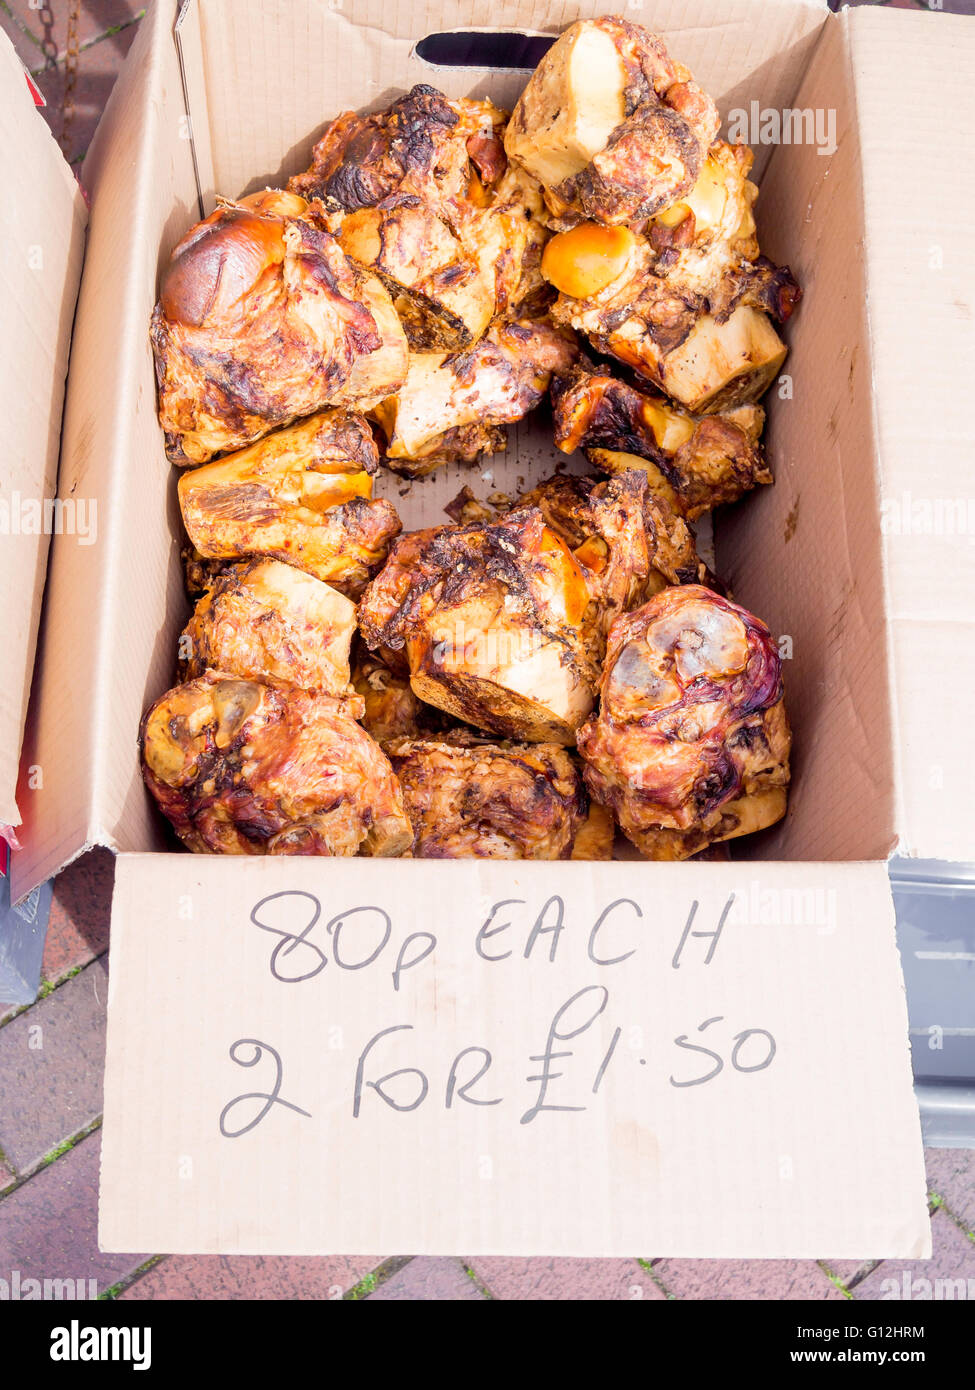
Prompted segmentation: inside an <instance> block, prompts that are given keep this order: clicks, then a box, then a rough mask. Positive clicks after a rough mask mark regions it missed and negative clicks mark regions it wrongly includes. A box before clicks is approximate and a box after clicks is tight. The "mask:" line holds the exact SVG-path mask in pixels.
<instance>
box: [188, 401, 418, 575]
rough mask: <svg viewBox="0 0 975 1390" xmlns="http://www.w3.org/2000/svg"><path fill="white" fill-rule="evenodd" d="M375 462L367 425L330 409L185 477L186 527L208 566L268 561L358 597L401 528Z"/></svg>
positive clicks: (375, 458)
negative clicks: (379, 491) (380, 487)
mask: <svg viewBox="0 0 975 1390" xmlns="http://www.w3.org/2000/svg"><path fill="white" fill-rule="evenodd" d="M378 466H379V451H378V449H377V448H376V442H375V440H374V438H373V434H372V430H371V428H370V426H369V424H368V422H367V421H366V420H364V419H363V418H362V416H361V415H354V414H352V413H351V412H350V411H347V410H331V411H325V412H324V413H323V414H321V415H314V416H311V417H310V418H309V419H307V420H302V421H301V422H299V423H298V424H296V425H292V426H290V427H289V428H288V429H283V430H279V431H278V432H277V433H276V434H272V435H268V437H267V438H266V439H262V440H259V441H258V443H256V444H252V445H251V446H250V447H249V448H247V449H242V450H241V451H240V452H239V453H236V454H230V455H228V456H227V457H226V458H222V459H219V460H217V461H216V462H214V463H208V464H206V465H205V466H204V467H202V468H194V469H192V470H191V471H189V472H185V473H183V474H182V475H181V476H180V480H179V502H180V507H181V508H182V512H183V522H184V524H185V526H186V530H187V532H188V534H189V537H190V540H191V542H192V544H193V546H194V547H195V550H196V551H197V553H198V554H199V555H200V556H202V557H203V558H204V559H206V560H216V561H221V562H226V561H228V560H240V559H244V558H246V557H249V556H252V555H266V556H270V557H272V558H274V559H277V560H284V561H286V562H287V563H288V564H291V565H294V566H295V567H296V568H297V569H301V570H304V571H305V572H306V573H307V574H313V575H314V576H315V577H316V578H317V579H321V580H323V581H324V582H325V583H327V584H331V585H332V586H333V587H334V588H337V589H339V590H340V591H341V592H342V593H346V594H349V595H351V596H352V597H353V598H357V597H358V595H359V594H360V593H361V592H362V589H363V587H364V586H365V584H366V582H367V581H368V579H369V576H370V575H371V574H372V573H374V572H375V570H376V569H378V568H379V566H380V565H381V564H382V562H383V561H384V559H385V558H386V553H387V551H388V549H389V544H390V542H391V541H392V539H393V537H394V536H396V535H397V534H398V533H399V531H400V529H401V524H400V520H399V517H398V516H397V514H396V511H395V508H394V507H393V506H392V504H391V503H390V502H387V501H386V500H385V499H383V498H377V499H375V500H372V485H373V479H372V475H373V474H374V473H375V472H376V470H377V468H378Z"/></svg>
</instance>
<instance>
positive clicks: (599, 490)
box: [519, 469, 712, 661]
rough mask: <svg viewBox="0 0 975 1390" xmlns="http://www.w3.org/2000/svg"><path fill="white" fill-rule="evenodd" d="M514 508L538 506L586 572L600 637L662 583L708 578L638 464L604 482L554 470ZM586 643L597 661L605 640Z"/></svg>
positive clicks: (683, 528)
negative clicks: (554, 474)
mask: <svg viewBox="0 0 975 1390" xmlns="http://www.w3.org/2000/svg"><path fill="white" fill-rule="evenodd" d="M519 506H522V507H525V506H534V507H537V508H538V509H539V511H540V512H541V513H542V515H543V517H544V518H545V521H546V524H547V525H548V526H550V527H551V529H552V530H553V531H555V532H556V533H557V534H558V535H559V536H561V537H562V539H563V540H564V541H565V543H566V545H567V546H568V547H569V549H570V550H571V552H572V556H573V559H574V560H575V561H576V563H577V564H578V565H579V566H580V568H581V569H582V571H583V573H584V574H585V576H586V580H587V583H588V586H589V592H590V595H591V598H592V603H593V605H594V612H595V615H596V616H595V629H596V632H597V633H598V634H599V635H600V637H601V638H603V639H605V636H606V633H607V632H608V631H609V628H610V624H611V623H612V621H613V619H614V618H615V617H616V616H617V614H619V613H626V612H629V610H630V609H631V608H635V607H637V606H638V605H639V604H641V603H645V602H646V601H647V599H648V598H650V597H651V596H652V595H653V594H656V593H658V592H659V591H660V590H661V589H663V588H665V587H666V586H667V585H668V584H693V583H698V582H709V581H711V579H712V576H711V575H710V573H709V572H708V570H707V568H706V567H705V566H704V564H703V563H702V562H701V560H700V559H699V558H698V555H697V551H696V549H695V547H694V537H693V536H692V535H691V533H690V531H689V530H688V527H687V525H686V523H685V522H684V521H683V520H682V519H681V518H680V517H679V516H678V515H677V514H676V513H675V512H674V511H673V509H672V508H671V507H670V506H669V504H668V503H667V501H666V500H665V499H664V498H662V497H660V496H659V495H657V494H656V493H655V492H654V489H653V487H652V486H651V484H650V480H649V479H648V477H647V474H646V473H644V472H642V471H641V470H639V469H631V470H629V471H623V472H620V473H618V474H616V475H615V476H614V477H612V478H610V479H608V480H607V481H605V482H595V481H594V480H593V479H592V478H577V477H574V476H572V475H570V474H558V475H557V476H556V477H554V478H549V479H547V480H546V481H545V482H543V483H540V484H539V485H538V487H536V488H533V489H532V491H531V492H528V493H526V494H525V495H524V496H523V497H522V498H521V499H520V502H519ZM590 646H591V650H592V653H593V655H594V657H595V659H596V660H597V661H601V660H602V657H603V651H604V643H603V642H598V643H596V642H595V639H594V638H593V637H592V636H591V637H590Z"/></svg>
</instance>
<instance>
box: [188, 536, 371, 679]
mask: <svg viewBox="0 0 975 1390" xmlns="http://www.w3.org/2000/svg"><path fill="white" fill-rule="evenodd" d="M354 632H355V605H354V604H353V603H352V601H351V600H350V599H348V598H345V597H343V595H342V594H340V593H338V592H337V591H336V590H335V589H332V588H330V587H329V586H328V585H327V584H323V583H322V581H321V580H320V579H315V578H313V576H312V575H310V574H304V573H303V572H302V571H301V570H297V569H294V568H293V567H292V566H291V565H284V564H281V562H280V561H278V560H265V559H257V560H248V561H246V562H245V563H244V564H239V565H228V566H227V567H226V568H225V569H224V570H222V571H221V572H220V574H219V575H217V576H215V577H214V578H213V579H211V581H210V582H209V584H208V587H207V590H206V592H205V594H204V595H203V597H202V598H201V599H200V601H199V603H198V604H197V605H196V609H195V610H194V613H193V616H192V618H191V619H190V621H189V622H188V623H187V625H186V627H185V628H184V630H183V635H182V637H181V639H180V655H181V656H182V657H183V658H185V669H184V670H183V671H182V673H181V674H182V678H183V679H184V680H192V679H194V678H195V677H198V676H202V675H203V674H204V673H205V672H206V671H207V670H218V671H225V672H227V673H228V674H229V675H234V676H241V677H243V678H244V679H255V680H267V681H275V682H279V683H281V684H283V685H289V686H296V687H298V688H299V689H301V690H318V691H321V692H322V693H323V694H325V695H334V696H336V697H342V696H345V695H351V693H352V690H351V687H350V685H349V646H350V643H351V640H352V635H353V633H354Z"/></svg>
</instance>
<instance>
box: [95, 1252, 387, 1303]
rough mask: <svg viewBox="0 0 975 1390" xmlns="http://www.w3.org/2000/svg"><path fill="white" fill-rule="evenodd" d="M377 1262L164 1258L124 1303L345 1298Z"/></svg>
mask: <svg viewBox="0 0 975 1390" xmlns="http://www.w3.org/2000/svg"><path fill="white" fill-rule="evenodd" d="M381 1263H382V1260H381V1259H380V1258H379V1257H378V1256H369V1255H358V1256H354V1257H353V1256H348V1255H331V1256H323V1257H321V1258H318V1259H308V1258H302V1257H298V1256H296V1257H294V1258H287V1257H284V1256H275V1257H266V1256H260V1255H232V1256H226V1255H169V1256H167V1257H166V1259H164V1260H160V1262H159V1264H157V1265H154V1266H153V1267H152V1268H151V1269H150V1270H148V1271H147V1272H146V1273H145V1274H143V1275H142V1276H141V1277H140V1278H138V1279H136V1281H135V1282H134V1283H133V1284H131V1285H130V1286H129V1287H128V1288H127V1289H126V1290H125V1292H124V1293H123V1294H122V1295H121V1297H122V1298H125V1299H142V1300H148V1299H152V1300H157V1299H194V1300H195V1299H201V1298H203V1299H213V1300H222V1301H223V1300H229V1299H251V1298H255V1299H287V1300H288V1301H293V1300H296V1299H297V1300H302V1299H317V1300H329V1301H331V1300H338V1299H342V1298H345V1297H346V1296H347V1295H348V1294H350V1293H351V1292H352V1290H353V1289H355V1288H356V1287H357V1286H358V1285H359V1283H360V1282H361V1281H362V1280H363V1279H364V1278H365V1277H366V1275H367V1274H369V1273H370V1272H371V1271H372V1270H374V1269H376V1268H377V1267H378V1266H379V1265H380V1264H381Z"/></svg>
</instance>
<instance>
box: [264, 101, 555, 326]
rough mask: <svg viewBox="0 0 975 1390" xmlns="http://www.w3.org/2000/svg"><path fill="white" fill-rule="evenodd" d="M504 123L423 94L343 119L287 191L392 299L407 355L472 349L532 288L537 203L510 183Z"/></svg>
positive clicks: (492, 114)
mask: <svg viewBox="0 0 975 1390" xmlns="http://www.w3.org/2000/svg"><path fill="white" fill-rule="evenodd" d="M503 122H504V113H503V112H502V111H499V110H498V109H497V108H496V107H495V106H493V105H492V104H491V103H490V102H486V101H470V100H466V99H460V100H457V101H448V99H447V98H446V97H445V96H444V95H443V94H442V93H441V92H438V91H437V90H436V89H435V88H433V87H428V86H418V87H414V88H413V90H412V91H411V92H409V93H407V94H406V95H405V96H403V97H401V98H400V99H399V100H398V101H396V102H394V103H393V105H392V106H390V107H389V108H388V109H387V110H386V111H382V112H379V113H377V114H376V115H372V116H358V115H356V114H355V113H353V112H347V113H346V114H345V115H343V116H340V117H339V118H338V120H336V121H334V122H333V123H332V125H331V126H330V127H329V128H328V130H327V131H326V132H325V134H324V136H323V137H322V139H321V140H320V141H319V143H318V145H317V146H316V147H315V151H314V156H313V162H312V165H311V168H310V169H308V170H307V171H306V172H305V173H304V174H299V175H298V176H297V177H295V178H293V179H292V180H291V183H290V188H291V189H292V190H293V191H294V192H297V193H300V194H302V195H303V196H305V197H308V198H316V199H320V200H321V202H322V205H323V207H324V209H325V211H326V215H327V224H328V226H329V229H330V230H331V231H333V232H334V233H335V234H336V235H337V236H338V238H339V240H340V242H341V245H342V247H343V249H344V250H345V251H346V253H347V254H348V255H349V256H350V257H352V259H353V260H354V261H356V262H357V263H358V264H359V265H361V266H363V267H364V268H366V269H368V270H371V271H373V272H375V274H377V275H379V276H380V277H381V278H382V280H383V282H384V283H385V284H386V285H387V286H388V288H389V290H390V292H391V293H392V294H393V296H394V298H395V300H396V307H397V311H398V313H399V315H400V317H401V319H402V322H403V325H404V327H405V329H406V333H407V337H408V338H409V341H410V345H411V347H412V348H413V349H414V351H427V350H434V349H437V348H440V349H444V350H451V349H455V348H459V347H465V346H468V345H470V344H471V343H473V342H475V341H476V340H477V339H478V338H479V337H480V336H481V335H482V333H483V332H484V330H485V329H486V328H487V326H488V324H489V323H490V322H491V320H492V319H493V318H495V317H496V316H497V315H499V314H505V313H509V314H513V313H515V312H518V306H519V303H520V301H521V300H522V299H524V298H526V296H528V295H529V294H530V293H531V292H533V291H534V290H535V289H536V288H537V283H536V282H537V275H535V274H533V272H534V271H535V270H536V268H537V260H538V249H539V244H540V241H541V240H542V239H544V237H545V235H546V233H545V229H544V228H543V227H542V225H541V223H540V222H538V221H537V220H536V219H535V217H534V212H535V210H536V209H540V207H541V197H540V194H538V193H537V192H536V191H534V190H533V188H532V187H531V183H530V181H528V180H526V179H525V177H524V176H523V175H521V174H520V173H519V175H518V176H517V177H507V176H506V163H507V162H506V159H505V156H504V149H503V146H502V144H501V138H500V132H501V129H502V126H503Z"/></svg>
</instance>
